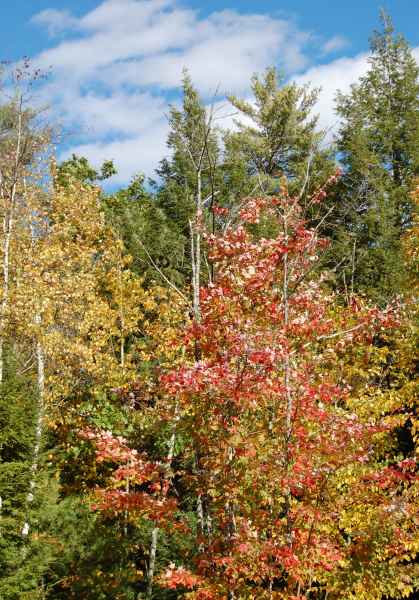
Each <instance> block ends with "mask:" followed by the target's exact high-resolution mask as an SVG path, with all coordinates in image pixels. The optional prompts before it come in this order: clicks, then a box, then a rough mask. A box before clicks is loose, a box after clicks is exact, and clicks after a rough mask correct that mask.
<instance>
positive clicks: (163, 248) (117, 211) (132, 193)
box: [102, 174, 185, 285]
mask: <svg viewBox="0 0 419 600" xmlns="http://www.w3.org/2000/svg"><path fill="white" fill-rule="evenodd" d="M102 203H103V207H104V210H105V215H106V218H107V220H108V223H109V224H110V225H111V226H112V227H113V228H114V229H115V231H116V233H117V235H118V236H119V237H120V238H121V239H122V241H123V243H124V246H125V250H126V251H127V252H128V254H129V255H130V256H132V257H133V261H132V263H131V265H130V269H131V270H133V271H134V272H135V273H137V274H138V275H141V276H142V277H144V279H145V284H146V285H150V284H151V283H152V282H153V281H154V282H157V283H159V284H163V285H164V284H165V283H167V279H168V280H169V281H171V282H173V283H174V284H176V285H181V284H182V283H183V282H184V275H183V272H184V269H185V265H184V262H185V256H184V245H185V238H184V236H183V235H182V234H181V233H180V232H179V230H178V229H177V227H176V225H175V224H173V223H172V222H171V221H170V219H169V217H168V216H167V214H166V213H165V211H164V210H163V209H162V208H161V207H160V206H158V204H157V201H156V199H155V198H154V197H153V196H152V194H151V193H150V192H148V191H147V190H146V189H145V187H144V176H143V175H141V174H140V175H137V176H135V177H133V179H132V180H131V182H130V184H129V185H128V186H127V187H126V188H123V189H121V190H118V191H117V192H116V193H114V194H109V195H103V197H102Z"/></svg>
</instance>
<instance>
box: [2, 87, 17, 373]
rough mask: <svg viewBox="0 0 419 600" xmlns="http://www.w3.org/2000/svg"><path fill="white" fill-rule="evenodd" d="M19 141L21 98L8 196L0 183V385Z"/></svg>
mask: <svg viewBox="0 0 419 600" xmlns="http://www.w3.org/2000/svg"><path fill="white" fill-rule="evenodd" d="M21 139H22V98H20V106H19V113H18V123H17V140H16V152H15V162H14V171H13V179H12V187H11V190H10V192H9V194H8V195H7V194H5V193H4V192H3V185H5V182H4V181H3V179H2V181H1V188H2V189H1V191H2V196H3V199H4V201H5V206H4V216H3V236H4V237H3V290H2V291H3V297H2V301H1V305H0V385H1V384H2V383H3V379H4V357H3V350H4V328H5V318H6V311H7V308H8V305H9V284H10V242H11V239H12V233H13V225H14V212H15V204H16V191H17V183H18V176H19V164H20V158H21V157H20V152H21Z"/></svg>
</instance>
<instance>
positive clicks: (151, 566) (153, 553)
mask: <svg viewBox="0 0 419 600" xmlns="http://www.w3.org/2000/svg"><path fill="white" fill-rule="evenodd" d="M175 420H176V416H175ZM175 440H176V432H175V431H173V433H172V435H171V437H170V441H169V449H168V452H167V457H166V465H167V466H166V469H167V474H168V475H169V472H170V469H171V463H172V460H173V454H174V451H175ZM158 539H159V528H158V527H154V528H153V531H152V532H151V543H150V556H149V559H148V569H147V592H146V598H147V600H151V599H152V597H153V582H154V571H155V569H156V558H157V544H158Z"/></svg>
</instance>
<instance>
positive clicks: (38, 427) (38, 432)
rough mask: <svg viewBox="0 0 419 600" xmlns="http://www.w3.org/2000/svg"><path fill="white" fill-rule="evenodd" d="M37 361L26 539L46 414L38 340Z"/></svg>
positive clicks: (43, 361)
mask: <svg viewBox="0 0 419 600" xmlns="http://www.w3.org/2000/svg"><path fill="white" fill-rule="evenodd" d="M40 321H41V319H40V316H39V315H37V316H36V322H37V323H38V324H39V323H40ZM36 361H37V388H38V390H37V391H38V406H37V415H36V424H35V442H34V448H33V454H32V464H31V471H30V473H31V475H30V477H31V478H30V481H29V491H28V494H27V496H26V521H25V523H24V524H23V527H22V531H21V534H22V537H23V538H26V537H27V536H28V534H29V530H30V518H29V512H30V507H31V504H32V502H33V500H34V498H35V488H36V477H37V474H38V470H39V458H40V454H41V441H42V429H43V420H44V414H45V357H44V349H43V347H42V343H41V341H40V340H39V339H38V340H37V343H36Z"/></svg>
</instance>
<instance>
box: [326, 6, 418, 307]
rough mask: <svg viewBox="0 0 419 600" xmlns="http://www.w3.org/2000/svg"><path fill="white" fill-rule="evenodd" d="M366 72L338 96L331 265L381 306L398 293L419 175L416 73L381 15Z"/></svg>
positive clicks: (408, 54)
mask: <svg viewBox="0 0 419 600" xmlns="http://www.w3.org/2000/svg"><path fill="white" fill-rule="evenodd" d="M381 20H382V31H380V32H375V33H374V35H373V36H372V38H371V55H370V58H369V70H368V72H367V73H366V75H365V76H363V77H361V78H360V80H359V82H358V83H357V84H356V85H353V86H352V89H351V91H350V92H349V94H347V95H344V94H338V97H337V112H338V114H339V116H340V117H341V119H342V125H341V129H340V132H339V135H338V140H337V144H338V150H339V153H340V159H341V162H342V165H343V178H342V182H341V185H340V189H339V191H338V202H337V205H336V225H337V230H336V232H335V235H336V240H337V241H336V244H335V246H334V252H335V254H336V262H342V267H341V271H340V272H341V274H342V279H344V283H346V286H347V288H348V287H349V286H350V287H351V288H353V287H355V289H356V290H358V291H362V292H364V293H366V294H368V295H369V296H370V297H373V298H374V299H375V300H377V301H379V302H385V301H387V300H388V299H389V298H391V297H392V296H394V295H395V294H396V293H397V291H398V290H399V289H400V286H401V285H402V280H403V270H402V269H400V264H401V262H402V261H401V256H400V250H401V247H400V236H401V234H402V232H403V231H404V230H405V229H406V227H408V226H409V225H410V223H411V220H412V203H411V198H410V194H409V192H410V190H411V188H412V180H413V178H414V176H415V175H417V174H418V169H419V151H418V146H419V111H418V109H419V104H418V92H419V80H418V75H419V69H418V65H417V63H416V62H415V59H414V57H413V56H412V53H411V49H410V48H409V45H408V43H407V42H406V40H405V39H404V38H403V37H402V36H401V35H397V34H395V32H394V28H393V25H392V23H391V20H390V18H389V17H388V16H387V15H386V14H384V13H383V14H382V16H381Z"/></svg>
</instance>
